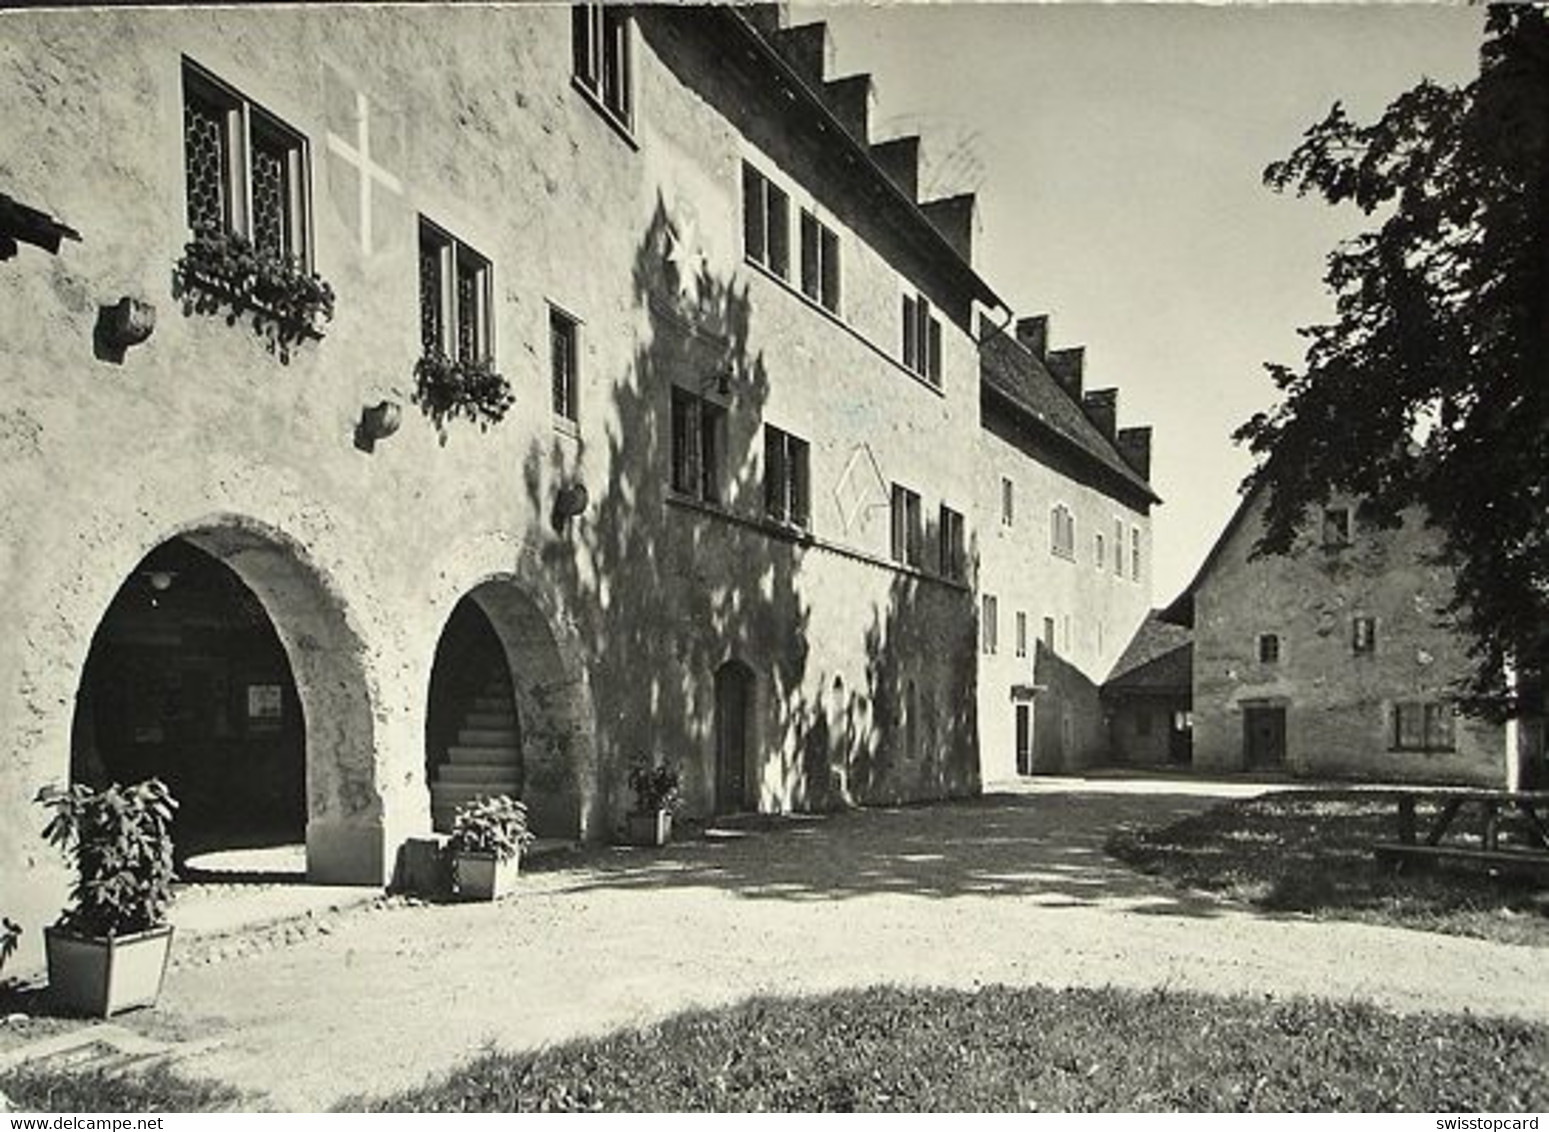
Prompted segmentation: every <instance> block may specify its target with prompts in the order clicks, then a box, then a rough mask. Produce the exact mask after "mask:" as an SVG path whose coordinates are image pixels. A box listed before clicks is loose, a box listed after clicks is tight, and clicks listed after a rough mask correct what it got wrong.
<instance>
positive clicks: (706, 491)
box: [672, 388, 726, 503]
mask: <svg viewBox="0 0 1549 1132" xmlns="http://www.w3.org/2000/svg"><path fill="white" fill-rule="evenodd" d="M725 430H726V410H725V409H723V408H721V406H719V405H717V404H715V403H714V402H712V401H707V400H705V399H704V398H703V397H696V396H695V395H694V394H692V393H689V392H688V391H687V390H683V389H678V388H674V389H673V391H672V489H673V490H674V491H676V492H679V493H681V494H683V495H687V496H690V497H692V498H694V499H698V500H701V501H703V502H705V503H720V502H721V481H722V478H723V475H724V468H723V464H724V462H725V444H724V441H723V439H722V438H723V437H724V435H725Z"/></svg>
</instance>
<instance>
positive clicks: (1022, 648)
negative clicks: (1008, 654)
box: [1016, 609, 1027, 657]
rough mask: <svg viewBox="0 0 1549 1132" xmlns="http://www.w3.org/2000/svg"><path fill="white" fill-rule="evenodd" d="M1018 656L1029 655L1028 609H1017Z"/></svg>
mask: <svg viewBox="0 0 1549 1132" xmlns="http://www.w3.org/2000/svg"><path fill="white" fill-rule="evenodd" d="M1016 632H1017V656H1019V657H1024V656H1026V655H1027V610H1025V609H1019V610H1017V630H1016Z"/></svg>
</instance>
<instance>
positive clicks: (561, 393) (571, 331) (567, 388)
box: [549, 307, 580, 422]
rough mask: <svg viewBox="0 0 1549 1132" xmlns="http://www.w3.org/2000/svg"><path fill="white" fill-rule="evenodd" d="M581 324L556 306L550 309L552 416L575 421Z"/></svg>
mask: <svg viewBox="0 0 1549 1132" xmlns="http://www.w3.org/2000/svg"><path fill="white" fill-rule="evenodd" d="M579 345H580V326H579V324H578V323H577V322H576V320H575V319H573V318H571V317H570V316H569V315H568V314H566V313H565V312H564V311H562V310H559V309H558V308H555V307H550V308H549V355H550V359H549V360H550V366H551V368H552V370H553V374H552V376H553V384H554V415H555V416H556V417H560V418H561V419H563V420H567V421H571V422H574V421H575V420H576V398H577V389H576V381H577V378H578V377H579V365H580V363H579V354H578V347H579Z"/></svg>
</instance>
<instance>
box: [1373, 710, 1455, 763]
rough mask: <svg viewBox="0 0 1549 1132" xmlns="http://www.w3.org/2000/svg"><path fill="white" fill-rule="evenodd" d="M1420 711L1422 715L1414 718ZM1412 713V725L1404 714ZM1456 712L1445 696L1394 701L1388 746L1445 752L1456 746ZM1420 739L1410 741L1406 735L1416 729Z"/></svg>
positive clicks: (1424, 752) (1429, 751)
mask: <svg viewBox="0 0 1549 1132" xmlns="http://www.w3.org/2000/svg"><path fill="white" fill-rule="evenodd" d="M1414 712H1419V719H1418V721H1416V720H1415V719H1414V718H1413V714H1412V713H1414ZM1406 714H1409V719H1408V723H1409V726H1407V727H1406V726H1405V716H1406ZM1456 715H1457V713H1456V712H1455V711H1454V710H1453V708H1452V705H1451V704H1449V703H1446V702H1445V701H1443V700H1397V701H1394V703H1393V709H1392V713H1391V724H1390V727H1389V731H1388V738H1389V743H1390V746H1389V749H1390V750H1393V751H1408V752H1419V753H1422V754H1446V753H1449V752H1452V751H1456V750H1457V723H1456ZM1416 723H1418V741H1417V742H1415V741H1410V740H1409V739H1407V738H1406V735H1410V736H1412V735H1414V734H1415V733H1416Z"/></svg>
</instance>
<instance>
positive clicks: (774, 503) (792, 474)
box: [764, 422, 812, 531]
mask: <svg viewBox="0 0 1549 1132" xmlns="http://www.w3.org/2000/svg"><path fill="white" fill-rule="evenodd" d="M811 449H812V446H811V445H810V444H809V443H808V442H807V441H806V440H804V439H803V438H801V437H799V436H797V435H796V434H795V433H791V432H787V431H786V430H784V429H782V428H778V427H777V426H775V425H772V424H769V423H767V422H766V423H765V424H764V514H765V516H767V517H768V518H769V519H770V520H771V521H773V522H776V523H779V524H781V525H782V526H787V527H796V528H798V529H800V530H803V531H808V530H811V529H812V467H811V459H812V457H811Z"/></svg>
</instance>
